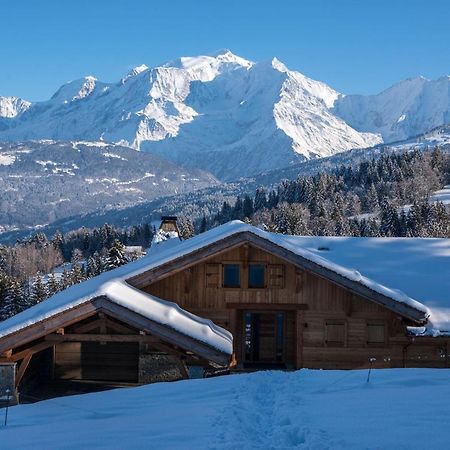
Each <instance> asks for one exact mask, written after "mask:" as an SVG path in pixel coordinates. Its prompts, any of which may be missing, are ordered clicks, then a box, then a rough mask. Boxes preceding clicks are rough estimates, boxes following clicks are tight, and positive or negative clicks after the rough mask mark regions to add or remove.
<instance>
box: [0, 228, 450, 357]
mask: <svg viewBox="0 0 450 450" xmlns="http://www.w3.org/2000/svg"><path fill="white" fill-rule="evenodd" d="M242 232H250V233H253V234H254V235H257V236H259V237H261V238H263V239H266V240H268V241H270V242H273V243H274V244H277V245H279V246H281V247H283V248H285V249H287V250H289V251H292V252H293V253H295V254H297V255H299V256H302V257H303V258H305V259H307V260H309V261H312V262H314V263H316V264H318V265H320V266H322V267H324V268H327V269H329V270H332V271H334V272H335V273H338V274H340V275H341V276H343V277H345V278H347V279H349V280H352V281H356V282H358V283H361V284H362V285H364V286H366V287H368V288H370V289H372V290H373V291H376V292H379V293H381V294H383V295H385V296H387V297H389V298H391V299H393V300H395V301H397V302H400V303H404V304H407V305H409V306H411V307H413V308H415V309H417V310H419V311H421V312H423V313H424V314H430V323H429V324H428V330H427V332H429V333H433V334H438V333H439V331H448V332H450V299H448V294H447V293H448V292H450V276H449V275H450V274H449V268H450V239H421V238H354V237H311V236H286V235H281V234H275V233H269V232H267V231H263V230H260V229H259V228H256V227H254V226H251V225H247V224H245V223H243V222H240V221H232V222H228V223H226V224H224V225H222V226H220V227H217V228H214V229H212V230H209V231H207V232H205V233H202V234H200V235H198V236H195V237H193V238H191V239H188V240H186V241H180V240H179V239H169V240H167V241H162V242H159V243H157V244H155V245H152V247H151V249H150V251H149V252H148V254H147V255H146V256H145V257H143V258H141V259H139V260H137V261H134V262H132V263H129V264H126V265H124V266H122V267H119V268H118V269H114V270H111V271H109V272H105V273H102V274H101V275H99V276H97V277H95V278H91V279H89V280H87V281H85V282H83V283H80V284H78V285H75V286H71V287H70V288H68V289H66V290H64V291H62V292H60V293H58V294H56V295H54V296H53V297H50V298H49V299H47V300H45V301H44V302H42V303H39V304H38V305H35V306H33V307H32V308H29V309H27V310H25V311H23V312H22V313H20V314H18V315H16V316H14V317H11V318H10V319H8V320H6V321H3V322H1V323H0V337H2V336H5V335H7V334H10V333H12V332H15V331H17V330H20V329H22V328H25V327H27V326H29V325H31V324H33V323H36V322H38V321H41V320H44V319H46V318H48V317H51V316H53V315H55V314H57V313H59V312H62V311H64V310H66V309H69V308H72V307H75V306H77V305H79V304H81V303H84V302H86V301H89V300H90V299H92V298H95V297H98V296H103V295H106V296H107V297H108V298H109V299H110V300H111V301H114V302H116V303H118V304H120V305H122V306H125V307H127V308H129V309H130V310H133V311H135V312H138V313H140V314H142V315H144V316H146V317H148V318H150V319H152V320H155V321H158V322H159V323H163V324H166V325H168V326H170V327H172V328H173V329H176V330H178V331H180V332H182V333H185V334H186V335H188V336H191V337H193V338H195V339H197V340H199V341H201V342H204V343H207V344H209V345H211V346H213V347H214V348H217V349H219V350H221V351H223V352H226V353H229V354H231V352H232V339H233V338H232V335H231V333H229V332H228V331H226V330H224V329H223V328H221V327H219V326H217V325H215V324H214V323H213V322H211V321H210V320H207V319H202V318H200V317H197V316H194V315H193V314H191V313H188V312H187V311H184V310H183V309H181V308H180V307H179V306H178V305H176V304H175V303H172V302H167V301H165V300H162V299H159V298H157V297H154V296H152V295H150V294H147V293H145V292H142V291H140V290H137V289H135V288H133V287H132V286H130V285H129V284H128V283H127V282H126V280H128V279H131V278H132V277H134V276H137V275H139V274H141V273H143V272H145V271H148V270H151V269H154V268H156V267H158V266H160V265H162V264H165V263H167V262H170V261H172V260H174V259H176V258H179V257H181V256H184V255H187V254H189V253H192V252H194V251H196V250H199V249H201V248H203V247H205V246H208V245H210V244H213V243H214V242H216V241H219V240H221V239H224V238H226V237H229V236H232V235H235V234H238V233H242ZM405 292H407V293H408V294H405ZM416 299H420V302H419V301H417V300H416ZM425 305H426V306H425Z"/></svg>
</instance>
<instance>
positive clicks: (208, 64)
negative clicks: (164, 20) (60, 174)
mask: <svg viewBox="0 0 450 450" xmlns="http://www.w3.org/2000/svg"><path fill="white" fill-rule="evenodd" d="M338 97H339V93H338V92H336V91H334V90H333V89H331V88H330V87H328V86H327V85H326V84H324V83H321V82H318V81H314V80H311V79H309V78H307V77H305V76H304V75H302V74H300V73H298V72H294V71H290V70H288V69H287V68H286V67H285V66H284V65H283V64H282V63H281V62H279V61H278V60H276V59H273V60H272V61H266V62H261V63H253V62H251V61H248V60H246V59H243V58H241V57H239V56H236V55H234V54H232V53H231V52H230V51H227V50H225V51H221V52H218V53H216V54H214V55H210V56H200V57H183V58H179V59H177V60H174V61H171V62H169V63H167V64H164V65H163V66H161V67H156V68H147V66H139V67H137V68H135V69H133V70H132V71H130V73H129V74H127V75H126V76H125V77H123V78H122V79H121V80H120V81H119V82H118V83H103V82H101V81H98V80H96V79H95V78H94V77H91V76H88V77H85V78H83V79H81V80H76V81H73V82H70V83H67V84H66V85H64V86H62V87H61V88H60V89H59V90H58V91H57V92H56V93H55V94H54V95H53V97H52V98H51V99H50V100H48V101H44V102H37V103H33V104H29V103H26V102H24V101H21V100H20V99H14V100H12V99H10V98H0V104H1V105H2V106H1V107H0V111H2V112H1V116H3V119H2V122H1V124H0V140H3V141H5V140H8V141H11V140H12V141H25V140H30V139H57V140H92V141H99V140H102V141H105V142H110V143H119V144H121V145H125V146H129V147H132V148H135V149H140V150H148V151H151V152H154V153H159V154H160V155H162V156H164V157H165V158H167V159H170V160H172V161H174V162H176V163H178V164H182V165H187V166H189V167H198V168H202V169H206V170H209V171H211V172H212V173H214V174H215V175H217V176H219V177H221V178H222V179H228V180H230V179H233V178H236V177H240V176H245V175H250V174H256V173H258V172H260V171H262V170H267V169H271V168H274V167H283V166H287V165H289V164H290V163H292V162H298V161H302V160H305V159H309V158H313V157H323V156H329V155H332V154H334V153H337V152H341V151H344V150H348V149H351V148H355V147H369V146H371V145H373V144H376V143H378V142H380V138H379V137H378V136H376V135H375V134H371V133H360V132H358V131H356V130H355V129H353V128H351V127H350V126H349V125H347V124H346V123H345V122H344V121H343V120H342V119H340V118H339V117H337V116H336V115H335V114H333V112H332V110H331V108H332V106H333V104H334V103H335V101H336V99H337V98H338Z"/></svg>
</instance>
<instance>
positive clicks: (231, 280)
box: [223, 264, 241, 288]
mask: <svg viewBox="0 0 450 450" xmlns="http://www.w3.org/2000/svg"><path fill="white" fill-rule="evenodd" d="M240 285H241V273H240V267H239V264H224V265H223V287H228V288H232V287H235V288H237V287H240Z"/></svg>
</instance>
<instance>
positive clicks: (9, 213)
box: [0, 141, 218, 231]
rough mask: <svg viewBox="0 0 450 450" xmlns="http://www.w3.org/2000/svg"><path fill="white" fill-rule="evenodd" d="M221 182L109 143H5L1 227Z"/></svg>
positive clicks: (0, 170)
mask: <svg viewBox="0 0 450 450" xmlns="http://www.w3.org/2000/svg"><path fill="white" fill-rule="evenodd" d="M217 183H218V182H217V180H216V178H215V177H214V176H212V175H211V174H208V173H206V172H203V171H201V170H196V169H192V170H189V169H186V168H181V167H179V166H177V165H175V164H173V163H171V162H169V161H166V160H164V159H162V158H160V157H159V156H156V155H153V154H150V153H143V152H137V151H136V150H133V149H130V148H126V147H122V146H118V145H108V144H105V143H102V142H100V143H92V142H53V141H45V142H27V143H23V144H8V143H1V144H0V189H1V191H2V197H1V201H0V230H1V231H7V230H11V229H17V228H19V229H20V228H22V229H23V228H27V227H35V226H36V225H42V224H46V223H49V222H53V221H55V220H58V219H62V218H67V217H68V216H73V215H77V214H87V213H90V212H93V211H96V212H97V213H99V212H104V211H107V210H110V209H121V208H124V207H127V206H133V205H136V204H139V203H142V202H146V201H150V200H153V199H155V198H157V197H161V196H169V195H174V194H178V193H183V192H189V191H193V190H196V189H200V188H204V187H207V186H214V185H216V184H217Z"/></svg>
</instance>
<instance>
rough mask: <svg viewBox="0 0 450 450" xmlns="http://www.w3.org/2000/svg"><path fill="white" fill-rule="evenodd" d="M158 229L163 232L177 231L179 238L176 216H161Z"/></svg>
mask: <svg viewBox="0 0 450 450" xmlns="http://www.w3.org/2000/svg"><path fill="white" fill-rule="evenodd" d="M159 229H160V230H161V231H164V232H165V233H177V234H178V237H179V238H180V239H181V234H180V230H179V229H178V224H177V216H161V224H160V226H159Z"/></svg>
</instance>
